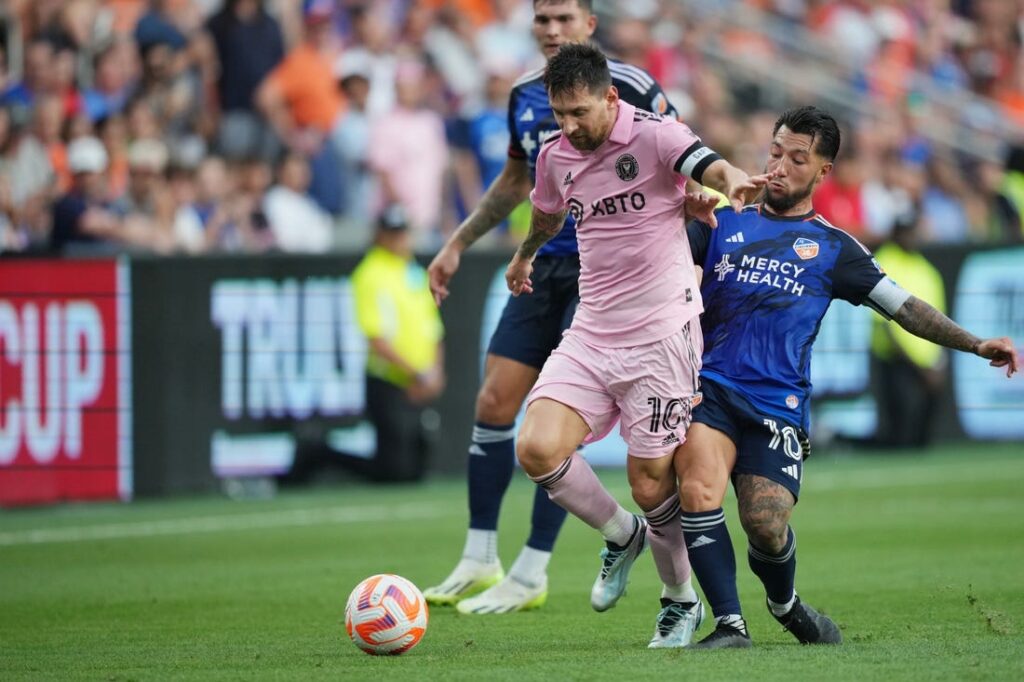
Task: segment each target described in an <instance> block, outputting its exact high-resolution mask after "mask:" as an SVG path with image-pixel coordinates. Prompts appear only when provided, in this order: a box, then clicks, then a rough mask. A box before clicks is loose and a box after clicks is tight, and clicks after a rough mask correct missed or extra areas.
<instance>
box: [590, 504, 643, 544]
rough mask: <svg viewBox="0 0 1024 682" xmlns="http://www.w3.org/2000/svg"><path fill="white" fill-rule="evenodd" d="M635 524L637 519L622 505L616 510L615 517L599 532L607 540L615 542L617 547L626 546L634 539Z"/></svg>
mask: <svg viewBox="0 0 1024 682" xmlns="http://www.w3.org/2000/svg"><path fill="white" fill-rule="evenodd" d="M635 523H636V519H635V518H634V517H633V515H632V514H631V513H629V512H628V511H626V510H625V509H623V508H622V506H621V505H620V506H619V508H618V509H616V510H615V516H613V517H612V518H611V520H610V521H609V522H608V523H606V524H604V525H603V526H601V528H600V529H599V530H600V531H601V535H603V536H604V539H605V540H607V541H609V542H614V543H615V544H616V545H624V544H626V543H627V542H629V539H630V538H631V537H633V529H634V525H633V524H635Z"/></svg>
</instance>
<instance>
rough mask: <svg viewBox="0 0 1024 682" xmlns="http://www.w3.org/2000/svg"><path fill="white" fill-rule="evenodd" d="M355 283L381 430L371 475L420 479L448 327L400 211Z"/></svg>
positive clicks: (384, 226)
mask: <svg viewBox="0 0 1024 682" xmlns="http://www.w3.org/2000/svg"><path fill="white" fill-rule="evenodd" d="M352 285H353V290H354V293H355V301H356V316H357V318H358V320H359V326H360V328H361V329H362V331H363V334H365V335H366V338H367V341H368V343H369V358H368V360H367V363H366V407H367V412H368V415H369V417H370V420H371V421H372V422H373V425H374V428H375V429H376V431H377V454H376V457H375V458H374V460H373V461H372V462H371V465H370V474H371V476H372V477H373V478H374V479H376V480H379V481H394V482H399V481H416V480H420V479H421V478H422V477H423V475H424V473H425V471H426V464H427V442H426V439H425V437H424V431H423V425H422V416H423V409H424V406H425V405H426V404H427V403H429V402H430V401H432V400H433V399H434V398H436V397H437V396H438V395H440V393H441V391H443V390H444V386H445V373H444V349H443V345H442V338H443V336H444V327H443V325H442V323H441V317H440V314H439V313H438V310H437V306H436V305H435V304H434V300H433V298H432V297H431V294H430V289H429V287H428V285H427V273H426V271H425V270H424V269H423V268H422V267H421V266H420V265H419V264H418V263H417V262H416V261H415V259H414V258H413V255H412V236H411V235H410V234H409V229H408V222H407V220H406V217H405V215H404V213H403V211H402V209H401V208H400V207H399V206H397V205H393V206H389V207H388V208H387V209H385V210H384V212H383V213H382V214H381V216H380V218H379V219H378V221H377V229H376V234H375V237H374V244H373V246H372V247H371V248H370V250H369V251H368V252H367V254H366V256H364V257H363V259H362V261H360V263H359V265H358V266H357V267H356V269H355V272H354V273H353V275H352Z"/></svg>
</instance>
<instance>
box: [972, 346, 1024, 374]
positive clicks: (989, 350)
mask: <svg viewBox="0 0 1024 682" xmlns="http://www.w3.org/2000/svg"><path fill="white" fill-rule="evenodd" d="M975 352H976V353H977V354H978V355H979V356H981V357H983V358H985V359H986V360H990V361H991V362H989V363H988V364H990V365H992V366H993V367H1005V368H1006V376H1007V377H1011V376H1013V374H1014V372H1016V371H1017V364H1018V363H1019V360H1018V359H1017V351H1016V349H1014V347H1013V341H1011V340H1010V339H1009V338H1007V337H1005V336H1003V337H1000V338H998V339H985V340H984V341H982V342H981V343H980V344H978V348H977V350H976V351H975Z"/></svg>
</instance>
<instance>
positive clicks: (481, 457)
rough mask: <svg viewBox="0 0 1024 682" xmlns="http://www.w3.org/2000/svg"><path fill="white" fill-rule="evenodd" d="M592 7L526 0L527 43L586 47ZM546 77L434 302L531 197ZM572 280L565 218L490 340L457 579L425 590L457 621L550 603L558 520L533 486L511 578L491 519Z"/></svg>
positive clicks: (533, 86) (635, 93)
mask: <svg viewBox="0 0 1024 682" xmlns="http://www.w3.org/2000/svg"><path fill="white" fill-rule="evenodd" d="M591 9H592V8H591V2H590V0H534V3H533V10H534V20H533V36H534V38H535V39H536V41H537V44H538V46H539V47H540V49H541V51H542V52H543V53H544V55H545V57H547V58H548V59H550V58H551V57H553V56H554V55H555V54H556V53H557V52H558V48H559V47H560V46H561V45H563V44H565V43H582V42H585V41H587V40H588V39H589V38H590V36H591V35H592V34H593V33H594V29H595V28H596V26H597V17H596V16H595V15H594V14H593V13H592V11H591ZM609 70H610V71H611V76H612V83H613V85H614V86H615V87H616V88H617V89H618V92H619V97H620V98H621V99H622V100H625V101H626V102H629V103H630V104H632V105H634V106H636V107H638V108H640V109H645V110H648V111H652V112H654V113H658V114H664V115H668V116H672V117H675V116H676V111H675V109H673V108H672V106H671V104H670V103H669V102H668V100H667V98H666V97H665V94H664V92H663V91H662V89H661V87H660V86H659V85H658V84H657V82H655V80H654V79H653V78H651V76H650V75H649V74H648V73H647V72H646V71H644V70H643V69H640V68H638V67H635V66H630V65H628V64H623V63H621V62H615V61H609ZM543 77H544V69H543V68H540V69H537V70H535V71H532V72H530V73H527V74H525V75H524V76H523V77H521V78H520V79H519V80H518V81H517V82H516V84H515V86H514V87H513V89H512V93H511V96H510V99H509V105H508V128H509V133H510V135H511V144H510V145H509V150H508V159H507V160H506V162H505V167H504V169H503V170H502V172H501V175H499V176H498V178H497V179H496V180H495V181H494V183H493V184H492V185H491V186H490V188H488V190H487V192H486V193H485V194H484V197H483V198H482V199H481V201H480V204H479V205H478V206H477V207H476V209H475V210H474V211H473V213H472V214H471V215H470V216H469V217H468V218H467V219H466V220H465V221H464V222H463V223H462V225H460V226H459V229H458V230H457V231H456V232H455V233H454V234H453V235H452V237H451V238H450V239H449V240H448V242H447V243H446V244H445V246H444V247H443V248H442V249H441V251H440V252H439V253H438V254H437V256H436V257H435V258H434V260H433V262H431V264H430V266H429V268H428V273H429V276H430V288H431V290H432V291H433V292H434V296H435V298H436V300H437V302H438V304H440V303H441V301H442V300H444V298H445V297H446V296H448V284H449V282H450V280H451V278H452V276H453V275H454V274H455V272H456V271H457V270H458V267H459V259H460V255H461V253H462V252H463V251H464V250H465V249H467V248H468V247H469V246H471V245H472V244H473V243H474V242H476V240H477V239H479V238H480V237H481V236H483V235H484V234H486V233H487V232H489V231H490V230H492V229H493V228H494V227H495V226H496V225H498V224H500V223H501V222H502V221H503V220H504V219H505V218H506V217H508V215H509V213H511V211H512V210H513V209H514V208H515V207H516V206H518V205H519V204H520V203H522V202H523V201H525V200H526V199H527V198H528V197H529V194H530V190H531V189H532V188H533V183H534V174H535V166H536V161H537V155H538V153H539V152H540V147H541V144H542V143H543V142H544V141H545V140H546V139H547V138H548V137H549V136H551V135H552V134H554V133H557V132H558V123H557V122H556V121H555V116H554V114H553V113H552V111H551V105H550V103H549V102H548V93H547V90H546V89H545V87H544V82H543ZM566 181H567V182H571V181H572V180H571V178H566ZM579 274H580V261H579V249H578V247H577V244H576V230H575V223H574V220H573V218H571V217H569V218H568V219H567V220H566V223H565V226H564V227H563V229H562V231H561V232H560V233H559V234H558V235H557V236H556V237H554V238H553V239H552V240H551V241H550V242H548V243H547V244H545V245H544V247H543V248H542V249H541V250H540V252H539V253H538V256H537V259H536V260H535V261H534V270H533V276H532V280H533V286H534V292H533V294H532V295H531V296H519V297H516V298H510V299H509V302H508V304H507V305H506V307H505V309H504V311H503V312H502V315H501V320H500V321H499V323H498V327H497V329H496V330H495V332H494V336H493V337H492V338H491V343H490V347H489V348H488V352H487V360H486V363H485V367H484V379H483V384H482V386H481V387H480V391H479V393H478V394H477V400H476V425H475V427H474V429H473V439H472V444H471V445H470V448H469V471H468V474H469V511H470V518H469V531H468V533H467V536H466V544H465V547H464V549H463V554H462V559H461V560H460V561H459V563H458V565H456V567H455V569H454V570H453V571H452V572H451V574H450V575H449V576H448V577H447V578H445V580H444V581H442V582H441V583H440V584H439V585H436V586H433V587H429V588H427V589H426V590H424V595H425V597H426V599H427V601H428V602H430V603H431V604H456V603H457V604H458V606H457V608H458V610H459V611H461V612H464V613H507V612H510V611H519V610H522V609H527V608H535V607H537V606H540V605H542V604H543V603H544V601H545V599H546V597H547V565H548V561H549V559H550V558H551V551H552V549H553V547H554V544H555V539H556V537H557V536H558V532H559V529H560V528H561V527H562V523H563V521H564V520H565V510H564V509H562V508H561V507H559V506H558V505H556V504H555V503H554V502H552V501H551V500H550V499H548V496H547V493H546V492H545V491H544V490H543V489H541V488H539V487H538V488H537V491H536V494H535V496H534V502H533V516H532V527H531V532H530V536H529V538H528V539H527V541H526V546H525V547H524V548H523V550H522V552H521V553H520V554H519V557H518V558H517V559H516V561H515V563H513V564H512V567H511V569H510V570H509V573H508V575H507V576H506V575H505V574H504V571H503V569H502V565H501V562H500V560H499V558H498V539H497V538H498V533H497V528H498V513H499V511H500V509H501V502H502V498H503V496H504V494H505V491H506V490H507V489H508V486H509V483H510V481H511V479H512V473H513V470H514V467H515V440H514V437H515V428H514V427H515V418H516V415H517V414H518V413H519V410H520V408H521V407H522V404H523V401H524V400H525V398H526V395H527V393H529V391H530V389H531V388H532V387H533V384H534V382H535V381H536V380H537V377H538V375H539V374H540V369H541V367H542V366H543V365H544V361H545V360H547V358H548V355H550V354H551V351H552V350H554V348H555V346H557V345H558V342H559V341H560V339H561V337H562V332H563V331H565V330H566V329H567V328H568V327H569V324H570V322H572V317H573V313H575V311H576V305H577V303H578V302H579V286H578V279H579ZM643 530H644V526H643V522H642V521H641V522H639V523H638V532H636V533H634V538H633V540H632V541H631V543H630V546H629V547H628V548H627V549H626V550H625V551H623V552H621V553H614V552H613V553H612V554H611V555H610V557H609V558H608V559H606V562H613V563H614V562H616V561H617V562H618V563H619V564H622V563H623V562H627V563H628V562H632V560H633V559H635V557H636V554H637V552H638V550H639V549H640V548H642V547H643V537H644V533H643V532H640V531H643ZM621 567H622V566H620V568H621ZM627 569H628V567H627ZM478 593H479V594H478ZM474 595H475V596H474Z"/></svg>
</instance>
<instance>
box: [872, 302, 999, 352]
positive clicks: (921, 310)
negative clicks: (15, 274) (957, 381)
mask: <svg viewBox="0 0 1024 682" xmlns="http://www.w3.org/2000/svg"><path fill="white" fill-rule="evenodd" d="M892 319H893V320H894V321H895V322H896V323H897V324H899V326H901V327H903V328H904V329H906V330H907V331H908V332H910V333H911V334H913V335H914V336H920V337H921V338H922V339H927V340H928V341H931V342H932V343H937V344H939V345H940V346H945V347H946V348H952V349H953V350H959V351H964V352H965V353H975V352H977V350H978V346H979V345H981V339H979V338H978V337H977V336H975V335H974V334H972V333H970V332H969V331H967V330H966V329H964V328H963V327H961V326H960V325H958V324H957V323H956V322H954V321H953V320H951V319H949V318H948V317H946V316H945V315H943V314H942V313H941V312H939V311H938V310H936V309H935V308H933V307H932V306H930V305H929V304H927V303H925V302H924V301H922V300H921V299H919V298H917V297H916V296H911V297H910V298H908V299H907V300H906V302H905V303H904V304H903V305H902V306H900V309H899V310H897V311H896V314H895V315H894V316H893V318H892Z"/></svg>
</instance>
